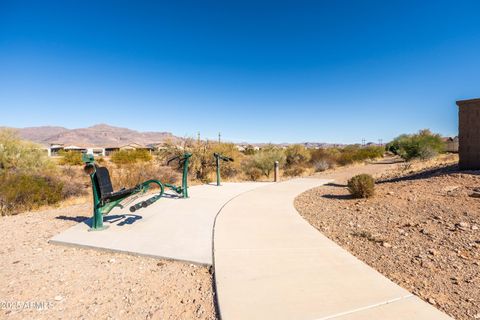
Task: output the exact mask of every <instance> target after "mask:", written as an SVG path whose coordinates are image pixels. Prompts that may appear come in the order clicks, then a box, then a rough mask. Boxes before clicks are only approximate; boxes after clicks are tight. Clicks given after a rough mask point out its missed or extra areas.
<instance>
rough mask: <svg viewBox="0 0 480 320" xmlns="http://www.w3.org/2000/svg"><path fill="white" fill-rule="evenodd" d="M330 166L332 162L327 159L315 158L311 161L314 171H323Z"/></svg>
mask: <svg viewBox="0 0 480 320" xmlns="http://www.w3.org/2000/svg"><path fill="white" fill-rule="evenodd" d="M331 167H332V163H331V162H329V161H328V160H317V161H315V162H314V163H313V168H314V170H315V172H323V171H325V170H328V169H330V168H331Z"/></svg>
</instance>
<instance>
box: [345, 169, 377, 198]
mask: <svg viewBox="0 0 480 320" xmlns="http://www.w3.org/2000/svg"><path fill="white" fill-rule="evenodd" d="M348 191H349V192H350V194H351V195H352V196H354V197H355V198H370V197H373V195H374V193H375V180H374V179H373V177H372V176H371V175H369V174H359V175H356V176H354V177H352V178H351V179H350V180H348Z"/></svg>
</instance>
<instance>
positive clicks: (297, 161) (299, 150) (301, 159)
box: [285, 144, 311, 167]
mask: <svg viewBox="0 0 480 320" xmlns="http://www.w3.org/2000/svg"><path fill="white" fill-rule="evenodd" d="M310 158H311V155H310V152H309V151H308V149H307V148H305V147H304V146H302V145H300V144H294V145H291V146H288V147H287V149H286V150H285V164H286V166H287V167H293V166H298V165H305V164H306V163H307V162H308V161H310Z"/></svg>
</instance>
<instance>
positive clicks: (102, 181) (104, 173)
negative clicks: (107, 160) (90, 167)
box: [95, 167, 113, 199]
mask: <svg viewBox="0 0 480 320" xmlns="http://www.w3.org/2000/svg"><path fill="white" fill-rule="evenodd" d="M95 178H96V183H97V187H98V188H97V189H98V190H99V191H100V198H101V199H105V198H107V197H108V195H109V194H110V193H112V192H113V186H112V181H111V180H110V173H109V172H108V169H107V168H105V167H98V168H97V171H96V173H95Z"/></svg>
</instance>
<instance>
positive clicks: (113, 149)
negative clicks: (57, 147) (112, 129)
mask: <svg viewBox="0 0 480 320" xmlns="http://www.w3.org/2000/svg"><path fill="white" fill-rule="evenodd" d="M104 149H105V156H107V157H109V156H110V155H111V154H112V153H114V152H116V151H120V150H147V151H150V152H152V151H153V150H154V147H153V146H151V145H150V146H144V145H141V144H138V143H129V144H126V145H123V146H118V147H105V148H104Z"/></svg>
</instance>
